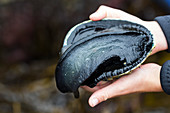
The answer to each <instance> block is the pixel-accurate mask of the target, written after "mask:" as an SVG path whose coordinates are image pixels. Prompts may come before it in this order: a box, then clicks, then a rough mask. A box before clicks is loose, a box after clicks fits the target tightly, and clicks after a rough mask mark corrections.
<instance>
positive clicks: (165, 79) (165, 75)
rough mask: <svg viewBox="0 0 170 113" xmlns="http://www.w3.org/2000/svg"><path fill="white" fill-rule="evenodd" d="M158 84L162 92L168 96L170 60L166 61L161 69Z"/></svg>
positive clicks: (169, 93) (169, 91)
mask: <svg viewBox="0 0 170 113" xmlns="http://www.w3.org/2000/svg"><path fill="white" fill-rule="evenodd" d="M160 82H161V86H162V89H163V91H164V92H165V93H166V94H168V95H170V60H168V61H166V62H165V63H164V64H163V66H162V68H161V72H160Z"/></svg>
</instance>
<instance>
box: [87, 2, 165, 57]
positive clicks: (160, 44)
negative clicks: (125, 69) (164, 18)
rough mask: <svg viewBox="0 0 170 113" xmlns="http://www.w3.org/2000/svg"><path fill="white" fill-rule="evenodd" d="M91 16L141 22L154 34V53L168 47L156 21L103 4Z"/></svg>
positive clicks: (93, 18) (95, 18)
mask: <svg viewBox="0 0 170 113" xmlns="http://www.w3.org/2000/svg"><path fill="white" fill-rule="evenodd" d="M89 18H90V19H91V20H93V21H98V20H101V19H104V18H113V19H120V20H127V21H131V22H134V23H138V24H141V25H143V26H145V27H146V28H148V29H149V30H150V31H151V33H152V34H153V37H154V40H155V43H156V44H155V45H156V47H155V48H154V49H153V51H152V54H154V53H156V52H158V51H162V50H166V49H168V44H167V41H166V38H165V36H164V33H163V31H162V29H161V27H160V26H159V24H158V23H157V22H156V21H143V20H141V19H139V18H138V17H136V16H133V15H131V14H128V13H126V12H124V11H121V10H119V9H114V8H110V7H107V6H103V5H102V6H100V7H99V9H98V10H97V11H96V12H95V13H93V14H91V15H90V17H89Z"/></svg>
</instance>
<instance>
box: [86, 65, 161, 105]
mask: <svg viewBox="0 0 170 113" xmlns="http://www.w3.org/2000/svg"><path fill="white" fill-rule="evenodd" d="M160 69H161V66H159V65H157V64H153V63H150V64H145V65H142V66H140V68H138V69H136V70H134V71H133V72H132V73H131V74H129V75H125V76H122V77H121V78H119V79H118V80H116V81H115V82H107V83H102V82H100V83H99V84H98V85H97V86H95V87H94V88H89V87H88V86H83V88H84V89H86V90H88V91H90V92H94V93H93V94H92V95H91V97H90V98H89V105H90V106H91V107H94V106H95V105H97V104H99V103H101V102H102V101H105V100H107V99H109V98H113V97H116V96H120V95H125V94H130V93H135V92H160V91H162V88H161V85H160Z"/></svg>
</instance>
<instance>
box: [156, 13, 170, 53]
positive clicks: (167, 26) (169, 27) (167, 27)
mask: <svg viewBox="0 0 170 113" xmlns="http://www.w3.org/2000/svg"><path fill="white" fill-rule="evenodd" d="M155 20H156V21H157V22H158V23H159V25H160V26H161V28H162V30H163V32H164V35H165V37H166V40H167V43H168V50H167V52H169V53H170V15H167V16H159V17H156V18H155Z"/></svg>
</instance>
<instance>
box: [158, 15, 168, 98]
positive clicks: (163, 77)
mask: <svg viewBox="0 0 170 113" xmlns="http://www.w3.org/2000/svg"><path fill="white" fill-rule="evenodd" d="M155 20H156V21H157V22H158V23H159V25H160V26H161V28H162V30H163V32H164V35H165V37H166V40H167V43H168V50H167V52H169V53H170V15H168V16H160V17H156V18H155ZM160 82H161V86H162V89H163V90H164V92H165V93H166V94H168V95H170V60H168V61H166V62H165V63H164V64H163V66H162V68H161V72H160Z"/></svg>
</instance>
